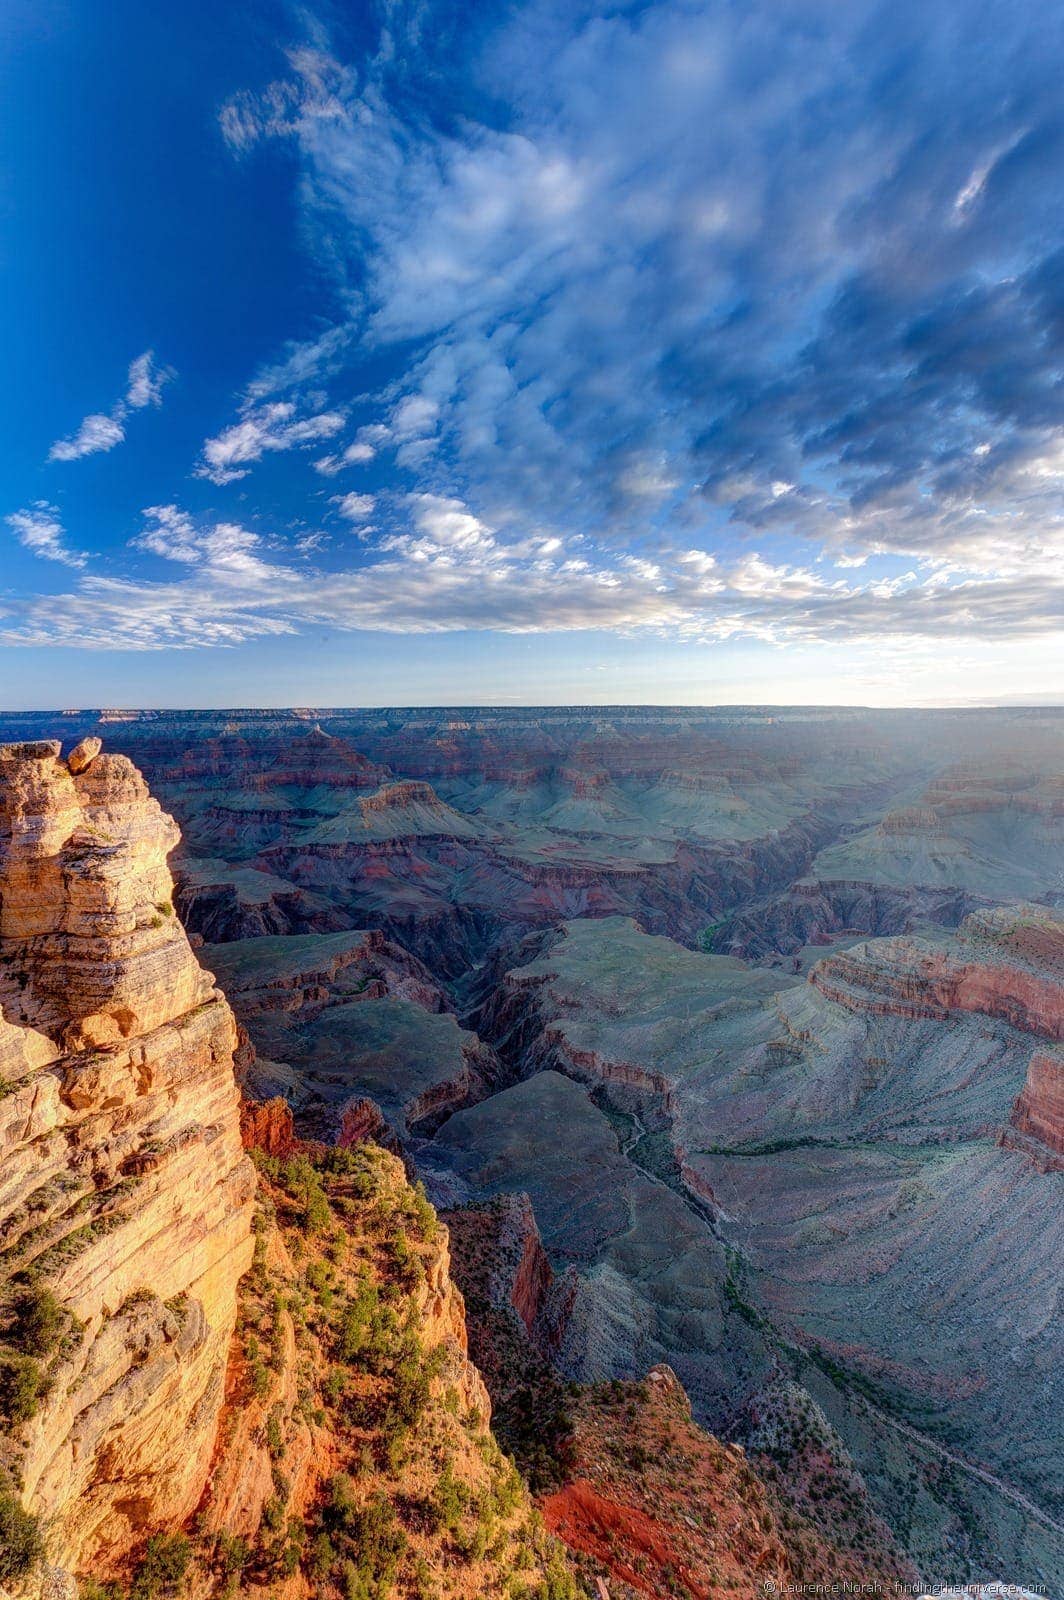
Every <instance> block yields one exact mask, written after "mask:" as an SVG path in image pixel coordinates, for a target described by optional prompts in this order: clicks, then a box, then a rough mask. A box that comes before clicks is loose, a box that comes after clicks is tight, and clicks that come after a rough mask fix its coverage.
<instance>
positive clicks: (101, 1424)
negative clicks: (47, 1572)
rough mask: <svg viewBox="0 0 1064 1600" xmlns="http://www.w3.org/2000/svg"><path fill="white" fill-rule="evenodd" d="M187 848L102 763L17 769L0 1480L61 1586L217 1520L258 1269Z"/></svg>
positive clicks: (2, 1063)
mask: <svg viewBox="0 0 1064 1600" xmlns="http://www.w3.org/2000/svg"><path fill="white" fill-rule="evenodd" d="M94 745H96V748H93V747H94ZM177 840H178V830H177V827H176V825H175V824H174V822H173V821H172V820H171V819H170V818H169V817H168V816H166V815H165V814H164V813H163V811H162V810H161V809H160V807H159V805H158V803H157V802H156V801H155V800H153V799H152V798H151V796H150V795H149V793H148V790H147V788H146V786H145V784H144V781H143V779H142V778H141V776H140V774H139V773H138V772H137V770H136V769H135V767H134V766H133V765H132V763H131V762H130V761H129V760H128V759H127V758H126V757H124V756H116V755H107V754H100V753H99V750H98V741H94V740H90V741H86V743H85V744H84V745H83V746H81V747H79V749H78V750H77V752H76V753H75V757H74V759H73V761H72V762H71V763H70V764H68V763H66V762H64V761H62V760H61V759H60V747H59V745H58V744H57V743H51V742H43V743H37V744H32V745H14V746H10V745H9V746H4V747H0V1252H2V1253H0V1364H2V1366H3V1369H4V1371H5V1372H6V1373H7V1374H8V1375H10V1374H12V1373H15V1374H19V1375H21V1377H20V1383H19V1384H18V1385H14V1386H13V1385H12V1383H10V1382H9V1383H7V1384H6V1386H5V1392H6V1394H7V1403H6V1411H7V1415H6V1418H5V1417H0V1466H2V1467H3V1468H4V1469H5V1470H6V1473H7V1476H8V1478H9V1480H10V1481H11V1482H13V1483H17V1484H19V1485H20V1493H21V1498H22V1501H23V1504H24V1506H25V1507H26V1509H27V1510H28V1511H29V1512H30V1513H31V1514H35V1515H39V1516H40V1517H41V1518H42V1519H43V1520H44V1523H45V1525H46V1527H47V1530H48V1555H49V1559H50V1560H51V1561H52V1562H53V1563H55V1564H56V1565H57V1566H58V1567H60V1568H62V1569H75V1570H76V1569H80V1570H84V1569H86V1568H89V1567H91V1568H92V1569H93V1570H94V1571H96V1572H100V1573H106V1572H108V1571H110V1570H113V1569H114V1568H115V1567H116V1566H118V1565H119V1564H120V1563H121V1562H122V1560H123V1559H124V1557H125V1556H126V1554H127V1552H128V1551H129V1549H130V1548H131V1547H132V1546H134V1545H135V1544H136V1543H137V1542H139V1541H140V1540H141V1539H142V1538H143V1537H144V1536H145V1535H146V1534H148V1533H150V1532H151V1531H152V1530H153V1528H154V1527H156V1526H159V1525H161V1524H162V1523H164V1522H165V1523H166V1524H168V1525H173V1523H174V1521H175V1520H177V1521H179V1520H180V1519H181V1518H182V1517H183V1516H184V1515H186V1514H187V1513H188V1512H189V1511H190V1510H191V1509H192V1508H193V1506H194V1505H195V1503H196V1500H197V1499H198V1496H199V1493H200V1490H201V1487H202V1483H203V1479H204V1475H205V1472H206V1469H207V1464H208V1462H209V1459H210V1454H211V1450H212V1447H213V1442H214V1435H215V1427H216V1422H217V1418H218V1413H219V1408H220V1405H221V1401H222V1394H223V1388H224V1380H225V1368H226V1356H227V1350H228V1346H229V1341H230V1337H231V1335H232V1331H233V1326H234V1321H235V1316H236V1303H237V1284H238V1281H239V1279H240V1276H241V1274H242V1273H243V1272H244V1271H245V1270H246V1268H247V1265H248V1263H249V1261H250V1259H251V1215H252V1195H253V1190H254V1171H253V1169H252V1167H251V1164H250V1162H249V1161H248V1159H247V1157H246V1156H245V1155H244V1154H243V1151H242V1147H241V1140H240V1111H239V1097H238V1094H237V1090H236V1085H235V1082H234V1077H233V1050H234V1047H235V1045H236V1038H237V1035H236V1027H235V1024H234V1020H233V1016H232V1013H231V1012H230V1010H229V1007H228V1005H227V1004H226V1002H225V1000H224V998H223V997H222V995H221V994H220V992H219V991H218V990H217V989H216V988H215V986H214V980H213V978H212V977H211V975H210V973H208V972H205V971H204V970H203V969H202V968H201V967H200V965H199V963H198V962H197V960H196V958H195V956H194V954H193V952H192V950H191V948H190V946H189V943H188V940H187V938H186V937H185V934H184V931H183V930H182V928H181V925H180V923H179V922H178V920H177V918H176V917H175V916H174V914H173V908H172V893H173V886H172V881H171V878H170V873H169V870H168V868H167V861H166V858H167V854H168V853H169V851H170V850H171V849H172V848H173V847H174V845H175V844H176V843H177ZM27 1306H29V1307H30V1309H31V1312H32V1308H33V1307H34V1306H36V1307H37V1313H38V1314H37V1316H36V1321H34V1318H33V1316H32V1315H31V1316H30V1319H29V1320H30V1327H29V1331H27V1312H26V1307H27ZM42 1307H46V1308H48V1310H49V1315H48V1316H47V1317H45V1319H44V1320H45V1322H47V1323H49V1324H50V1325H49V1326H48V1327H47V1328H45V1329H42V1328H41V1326H39V1324H40V1322H41V1308H42ZM15 1391H17V1392H15ZM13 1392H15V1398H14V1399H12V1393H13Z"/></svg>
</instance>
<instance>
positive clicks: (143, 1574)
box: [129, 1533, 192, 1600]
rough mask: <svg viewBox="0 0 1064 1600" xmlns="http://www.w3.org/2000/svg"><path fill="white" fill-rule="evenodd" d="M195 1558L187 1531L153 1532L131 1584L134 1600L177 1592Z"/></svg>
mask: <svg viewBox="0 0 1064 1600" xmlns="http://www.w3.org/2000/svg"><path fill="white" fill-rule="evenodd" d="M191 1559H192V1546H191V1545H190V1544H189V1542H188V1539H187V1538H186V1536H185V1535H184V1534H183V1533H155V1534H153V1535H152V1537H151V1538H150V1539H149V1540H148V1543H147V1545H146V1547H145V1550H144V1556H143V1559H142V1560H141V1563H140V1566H139V1567H138V1568H137V1571H136V1574H135V1576H134V1578H133V1582H132V1584H131V1585H130V1589H129V1594H130V1600H156V1596H157V1595H166V1594H176V1593H177V1591H178V1589H179V1588H180V1587H181V1583H182V1580H183V1578H184V1576H185V1573H186V1572H187V1571H188V1564H189V1561H190V1560H191Z"/></svg>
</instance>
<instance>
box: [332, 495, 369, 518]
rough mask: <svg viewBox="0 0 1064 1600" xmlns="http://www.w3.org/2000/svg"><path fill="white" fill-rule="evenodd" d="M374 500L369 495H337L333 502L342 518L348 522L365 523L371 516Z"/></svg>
mask: <svg viewBox="0 0 1064 1600" xmlns="http://www.w3.org/2000/svg"><path fill="white" fill-rule="evenodd" d="M376 503H377V502H376V500H375V499H374V497H373V495H371V494H342V495H337V496H336V498H335V499H334V501H333V505H335V506H336V508H337V510H338V511H339V513H340V515H341V516H342V517H346V518H347V520H348V522H365V520H366V518H367V517H369V516H372V514H373V507H374V506H375V505H376Z"/></svg>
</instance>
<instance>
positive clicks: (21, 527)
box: [5, 500, 88, 567]
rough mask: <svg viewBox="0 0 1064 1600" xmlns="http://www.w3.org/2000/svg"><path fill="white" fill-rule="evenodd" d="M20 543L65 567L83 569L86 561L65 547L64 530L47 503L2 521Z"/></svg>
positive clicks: (54, 507) (38, 554) (55, 513)
mask: <svg viewBox="0 0 1064 1600" xmlns="http://www.w3.org/2000/svg"><path fill="white" fill-rule="evenodd" d="M5 521H6V522H7V525H8V527H9V528H10V529H11V530H12V531H13V533H14V534H15V536H16V538H17V539H18V541H19V543H20V544H22V545H25V547H26V549H27V550H32V551H33V553H34V555H36V556H43V557H44V558H45V560H46V561H60V562H62V564H63V565H64V566H67V567H83V566H84V565H85V563H86V560H87V559H88V558H87V557H86V556H85V554H84V553H83V552H82V551H80V550H69V549H67V546H66V545H65V544H64V542H63V540H64V531H65V530H64V528H63V524H62V522H61V521H60V519H59V511H58V508H57V507H56V506H53V505H49V504H48V502H47V501H46V500H36V501H34V503H33V505H32V506H30V507H28V508H27V509H26V510H23V511H13V512H12V513H11V515H10V516H8V517H7V518H5Z"/></svg>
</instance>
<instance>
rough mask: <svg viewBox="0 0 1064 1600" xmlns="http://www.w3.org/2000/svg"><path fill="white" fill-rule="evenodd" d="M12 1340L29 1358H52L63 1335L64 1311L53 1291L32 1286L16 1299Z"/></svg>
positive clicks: (11, 1332)
mask: <svg viewBox="0 0 1064 1600" xmlns="http://www.w3.org/2000/svg"><path fill="white" fill-rule="evenodd" d="M12 1309H13V1317H12V1323H11V1328H10V1332H9V1334H8V1338H9V1340H10V1342H11V1343H12V1344H13V1345H15V1346H16V1347H17V1348H18V1349H19V1350H21V1351H22V1352H23V1353H24V1354H25V1355H28V1356H48V1355H51V1354H52V1352H53V1350H54V1349H55V1348H56V1346H57V1345H58V1343H59V1340H60V1338H61V1337H62V1332H63V1320H64V1318H63V1308H62V1306H61V1305H60V1303H59V1301H58V1300H57V1299H56V1297H55V1295H54V1294H53V1293H52V1291H51V1289H48V1288H46V1287H45V1286H44V1285H43V1284H31V1285H30V1286H29V1287H28V1288H26V1289H23V1290H22V1291H21V1293H20V1294H19V1295H18V1296H17V1297H16V1300H15V1304H14V1307H13V1308H12Z"/></svg>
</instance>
